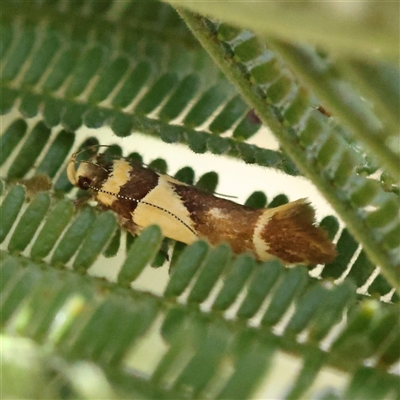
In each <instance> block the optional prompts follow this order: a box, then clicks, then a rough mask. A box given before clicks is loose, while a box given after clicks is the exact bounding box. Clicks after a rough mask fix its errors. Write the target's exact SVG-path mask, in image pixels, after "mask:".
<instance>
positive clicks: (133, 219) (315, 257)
mask: <svg viewBox="0 0 400 400" xmlns="http://www.w3.org/2000/svg"><path fill="white" fill-rule="evenodd" d="M78 154H79V153H74V154H72V156H71V158H70V161H69V164H68V167H67V175H68V179H69V180H70V182H71V183H72V184H73V185H75V186H77V187H79V188H80V189H82V190H87V191H89V192H91V194H92V195H93V197H94V199H95V200H96V201H97V203H98V204H99V206H100V207H101V208H102V209H104V210H107V209H109V210H113V211H114V212H115V213H116V216H117V221H118V223H119V224H120V225H122V226H123V227H125V228H126V229H127V230H128V231H129V232H130V233H132V234H133V235H136V234H138V233H139V232H140V230H141V229H143V228H145V227H147V226H149V225H152V224H157V225H159V226H160V228H161V230H162V233H163V235H164V236H165V237H168V238H171V239H175V240H177V241H180V242H183V243H187V244H190V243H193V242H194V241H196V240H198V239H204V240H206V241H207V242H208V243H210V244H211V245H217V244H219V243H221V242H227V243H229V244H230V246H231V247H232V250H233V251H234V252H235V253H243V252H246V251H250V252H251V253H253V254H254V255H255V257H256V258H257V259H258V260H262V261H266V260H269V259H271V258H274V257H277V258H279V259H280V260H282V261H283V262H284V263H286V264H293V263H303V264H326V263H329V262H331V261H332V260H333V259H334V258H335V256H336V250H335V245H334V244H333V243H332V242H331V241H330V239H329V238H328V235H327V233H326V232H325V231H324V230H323V229H322V228H320V227H318V226H316V225H315V212H314V209H313V208H312V206H311V205H310V203H309V202H308V201H307V200H306V199H299V200H296V201H293V202H290V203H287V204H285V205H282V206H279V207H276V208H270V209H269V208H260V209H254V208H251V207H247V206H244V205H240V204H237V203H235V202H233V201H231V200H228V199H225V198H221V197H217V196H216V195H214V194H213V193H209V192H207V191H205V190H201V189H199V188H197V187H195V186H192V185H189V184H186V183H183V182H180V181H178V180H176V179H174V178H172V177H171V176H168V175H165V174H161V173H158V172H156V171H154V170H152V169H150V168H148V167H146V166H145V165H143V164H141V163H139V162H132V161H129V160H127V159H125V158H117V159H107V157H105V155H104V154H101V153H98V152H96V154H94V155H92V156H91V157H90V158H89V159H87V160H84V161H78V160H77V156H78Z"/></svg>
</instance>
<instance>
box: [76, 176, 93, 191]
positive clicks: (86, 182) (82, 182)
mask: <svg viewBox="0 0 400 400" xmlns="http://www.w3.org/2000/svg"><path fill="white" fill-rule="evenodd" d="M91 184H92V180H91V179H89V178H87V177H86V176H80V177H79V178H78V186H79V188H80V189H82V190H88V189H89V186H90V185H91Z"/></svg>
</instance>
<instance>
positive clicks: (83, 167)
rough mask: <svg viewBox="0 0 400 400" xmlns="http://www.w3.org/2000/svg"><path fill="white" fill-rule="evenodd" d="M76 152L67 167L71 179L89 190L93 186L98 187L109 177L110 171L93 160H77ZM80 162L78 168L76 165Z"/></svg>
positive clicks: (83, 188) (74, 183)
mask: <svg viewBox="0 0 400 400" xmlns="http://www.w3.org/2000/svg"><path fill="white" fill-rule="evenodd" d="M77 154H78V153H74V154H73V155H72V156H71V159H70V161H69V164H68V167H67V175H68V179H69V181H70V182H71V183H72V184H73V185H74V186H77V187H79V188H80V189H82V190H88V189H90V188H91V187H92V188H93V187H98V186H99V185H100V184H101V183H102V182H103V181H104V180H105V179H107V176H108V171H107V169H106V168H104V167H103V166H102V165H100V164H96V163H95V162H92V161H77V160H76V156H77ZM77 163H79V165H78V168H76V169H75V165H76V164H77Z"/></svg>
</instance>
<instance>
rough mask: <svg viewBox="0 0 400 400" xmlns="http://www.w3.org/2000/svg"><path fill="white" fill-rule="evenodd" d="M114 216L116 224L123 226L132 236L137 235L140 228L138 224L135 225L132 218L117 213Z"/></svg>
mask: <svg viewBox="0 0 400 400" xmlns="http://www.w3.org/2000/svg"><path fill="white" fill-rule="evenodd" d="M116 217H117V222H118V224H119V225H120V226H122V227H123V228H125V229H126V230H127V231H128V232H129V233H131V234H132V235H133V236H136V235H138V234H139V233H140V231H141V230H142V228H141V227H140V226H139V225H136V224H135V223H134V222H133V221H132V220H130V219H128V218H125V217H123V216H121V215H119V214H117V215H116Z"/></svg>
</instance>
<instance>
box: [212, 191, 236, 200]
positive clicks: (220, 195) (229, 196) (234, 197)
mask: <svg viewBox="0 0 400 400" xmlns="http://www.w3.org/2000/svg"><path fill="white" fill-rule="evenodd" d="M212 193H213V194H215V195H216V196H219V197H223V198H226V199H237V198H238V197H237V196H233V195H230V194H224V193H218V192H212Z"/></svg>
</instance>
